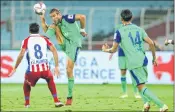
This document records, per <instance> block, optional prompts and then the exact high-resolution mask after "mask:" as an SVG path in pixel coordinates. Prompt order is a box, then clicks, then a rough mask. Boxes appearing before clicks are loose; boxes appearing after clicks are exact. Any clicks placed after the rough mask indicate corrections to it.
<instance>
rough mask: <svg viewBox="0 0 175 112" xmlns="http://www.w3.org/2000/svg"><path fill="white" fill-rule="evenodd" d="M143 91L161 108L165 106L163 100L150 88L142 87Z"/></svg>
mask: <svg viewBox="0 0 175 112" xmlns="http://www.w3.org/2000/svg"><path fill="white" fill-rule="evenodd" d="M141 93H142V94H143V95H144V96H145V97H146V98H148V99H149V100H150V101H153V102H154V103H155V104H156V105H157V106H158V107H159V108H162V107H163V105H164V104H163V103H162V101H161V100H160V99H159V98H158V97H157V96H155V95H154V94H153V93H152V92H151V91H149V90H148V88H142V90H141Z"/></svg>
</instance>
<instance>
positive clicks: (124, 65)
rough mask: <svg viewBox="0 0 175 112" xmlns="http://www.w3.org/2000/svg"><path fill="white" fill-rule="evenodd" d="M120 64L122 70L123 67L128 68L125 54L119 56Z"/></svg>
mask: <svg viewBox="0 0 175 112" xmlns="http://www.w3.org/2000/svg"><path fill="white" fill-rule="evenodd" d="M118 66H119V69H120V70H121V69H127V67H126V59H125V56H119V57H118Z"/></svg>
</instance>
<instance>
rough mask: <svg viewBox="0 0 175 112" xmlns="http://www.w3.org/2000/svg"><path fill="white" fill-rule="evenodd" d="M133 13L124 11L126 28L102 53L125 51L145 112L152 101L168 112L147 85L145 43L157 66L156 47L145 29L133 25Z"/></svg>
mask: <svg viewBox="0 0 175 112" xmlns="http://www.w3.org/2000/svg"><path fill="white" fill-rule="evenodd" d="M131 20H132V12H131V11H130V10H128V9H126V10H122V12H121V21H122V23H123V25H124V27H122V28H120V29H118V30H117V31H116V34H115V36H114V42H113V46H112V47H111V48H109V46H108V45H107V44H104V45H103V46H102V51H104V52H109V53H114V52H116V51H117V48H118V46H119V45H120V47H121V48H122V49H123V51H124V53H125V57H126V61H127V68H128V70H129V71H130V73H131V78H132V82H133V83H134V84H135V86H137V88H138V90H139V92H140V94H141V96H142V99H143V101H144V111H149V109H150V104H149V102H150V101H153V102H154V103H155V104H156V105H157V106H158V107H159V108H160V111H161V112H164V111H167V110H168V106H167V105H165V104H164V103H163V102H162V101H161V100H159V98H158V97H157V96H155V95H154V94H153V93H152V92H151V91H150V90H149V89H148V88H147V87H146V85H145V83H146V82H147V76H148V72H147V67H146V66H147V64H148V60H147V57H146V55H145V50H144V43H145V42H146V43H148V44H149V47H150V50H151V51H152V56H153V60H152V62H153V65H154V66H156V65H157V61H156V54H155V47H154V43H153V41H152V40H151V39H150V38H149V37H148V35H147V33H146V32H145V30H144V29H142V28H140V27H138V26H137V25H134V24H132V23H131Z"/></svg>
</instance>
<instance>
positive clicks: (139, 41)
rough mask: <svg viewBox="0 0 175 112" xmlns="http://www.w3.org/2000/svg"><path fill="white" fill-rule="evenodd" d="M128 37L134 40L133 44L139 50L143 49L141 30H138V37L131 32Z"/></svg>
mask: <svg viewBox="0 0 175 112" xmlns="http://www.w3.org/2000/svg"><path fill="white" fill-rule="evenodd" d="M128 37H129V38H130V40H131V42H132V45H133V46H134V47H135V48H136V49H137V50H138V51H141V50H142V47H141V43H142V41H141V39H140V35H139V32H138V31H136V37H135V38H133V37H132V35H131V32H129V35H128Z"/></svg>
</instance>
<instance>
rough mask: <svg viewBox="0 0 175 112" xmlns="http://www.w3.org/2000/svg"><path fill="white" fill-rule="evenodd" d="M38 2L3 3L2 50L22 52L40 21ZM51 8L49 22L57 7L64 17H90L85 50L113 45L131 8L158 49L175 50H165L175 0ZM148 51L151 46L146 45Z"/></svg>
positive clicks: (171, 31) (49, 4) (63, 4)
mask: <svg viewBox="0 0 175 112" xmlns="http://www.w3.org/2000/svg"><path fill="white" fill-rule="evenodd" d="M35 3H36V1H1V42H2V44H1V49H2V50H6V49H19V48H20V43H21V41H22V40H23V39H24V38H25V37H27V36H28V24H29V23H31V22H36V21H37V22H38V23H40V20H39V18H38V16H37V15H36V14H35V13H34V12H33V10H32V9H33V4H35ZM44 3H45V4H46V6H47V13H46V15H47V16H46V20H47V23H48V24H51V23H52V22H51V19H50V17H49V16H48V13H49V10H50V9H51V8H53V7H57V8H59V9H60V10H61V12H62V13H63V14H74V13H81V14H85V15H86V17H87V26H86V30H87V33H88V38H87V39H85V40H84V44H83V45H84V47H83V49H84V50H100V49H101V45H102V43H103V41H109V44H110V43H112V40H113V34H114V29H115V26H116V24H119V23H120V11H121V10H122V9H125V8H128V9H130V10H131V11H132V12H133V15H134V20H133V23H134V24H137V25H139V26H141V27H143V28H144V29H145V30H146V31H147V33H148V35H149V36H150V38H152V39H153V40H154V41H156V43H157V44H158V46H159V48H158V49H157V50H173V47H172V46H168V47H164V40H165V38H166V37H167V38H170V39H172V38H173V36H174V8H173V6H174V5H173V1H136V2H133V1H132V0H131V1H130V0H128V1H127V2H126V1H100V2H99V1H59V2H57V1H53V2H50V1H44ZM146 47H147V48H148V46H146Z"/></svg>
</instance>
